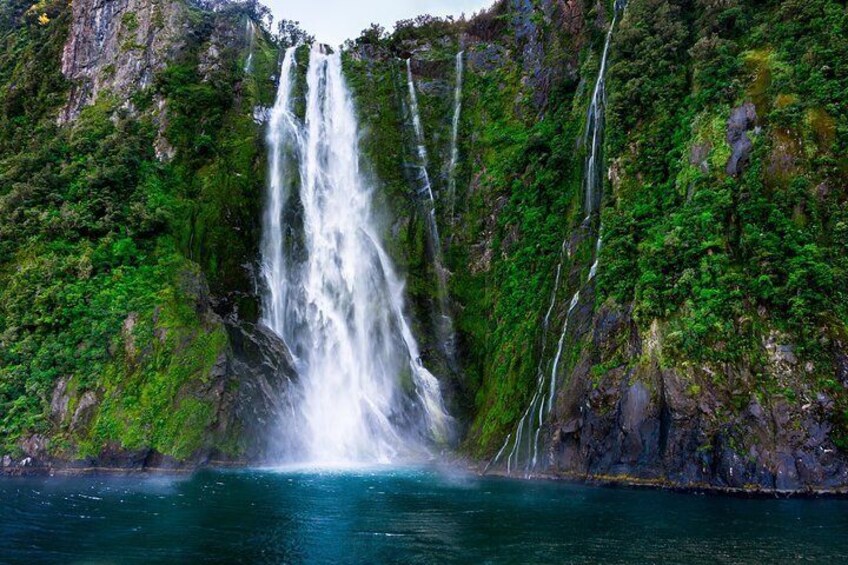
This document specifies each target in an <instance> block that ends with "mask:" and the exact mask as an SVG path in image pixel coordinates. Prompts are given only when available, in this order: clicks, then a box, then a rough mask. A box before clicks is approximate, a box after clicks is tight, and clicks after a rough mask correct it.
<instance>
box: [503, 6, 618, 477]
mask: <svg viewBox="0 0 848 565" xmlns="http://www.w3.org/2000/svg"><path fill="white" fill-rule="evenodd" d="M624 5H625V1H624V0H617V1H616V3H615V7H614V15H613V19H612V22H611V24H610V27H609V30H608V31H607V35H606V40H605V41H604V49H603V52H602V55H601V66H600V69H599V70H598V78H597V80H596V82H595V88H594V90H593V91H592V99H591V100H590V102H589V111H588V115H587V118H586V131H585V133H584V138H583V143H584V145H586V144H588V143H589V140H590V139H591V145H589V146H588V149H589V152H588V156H587V158H586V166H585V171H584V181H583V182H584V200H585V209H586V213H587V218H586V220H587V221H586V225H591V219H592V215H593V214H595V213H596V212H597V211H598V209H599V208H600V203H601V194H600V190H599V188H600V187H601V186H602V184H601V178H602V177H601V175H602V173H603V170H602V169H603V167H602V164H603V155H602V149H603V147H602V145H603V135H604V132H603V127H604V117H605V116H604V110H605V108H604V105H605V102H606V70H607V57H608V55H609V48H610V43H611V42H612V35H613V30H614V29H615V24H616V22H617V20H618V15H619V13H620V12H621V11H622V10H623V9H624ZM602 243H603V239H602V229H600V228H599V230H598V237H597V240H596V242H595V260H594V262H593V264H592V266H591V268H590V270H589V275H588V277H587V280H586V282H587V283H589V282H591V281H592V280H593V279H594V278H595V277H596V276H597V273H598V267H599V264H600V259H599V258H600V252H601V245H602ZM570 255H571V253H570V249H568V248H567V246H566V243H565V242H563V247H562V252H561V253H560V261H559V265H558V266H557V273H556V281H555V283H554V292H553V298H552V299H551V305H550V307H549V308H548V312H547V314H546V315H545V319H544V322H543V325H542V352H541V355H540V361H539V366H538V368H537V371H536V390H535V393H534V395H533V397H532V398H531V400H530V405H529V406H528V407H527V410H525V412H524V413H523V415H522V417H521V419H520V420H519V422H518V425H517V427H516V429H515V433H514V434H509V435H507V437H506V440H505V441H504V444H503V446H502V447H501V449H500V450H499V451H498V453H497V455H495V457H494V459H492V461H491V462H490V463H489V466H488V467H487V469H488V468H489V467H492V466H493V465H496V464H498V462H499V461H500V460H501V458H502V457H503V455H504V454H505V453H507V451H506V450H507V447H509V445H510V442H512V449H511V450H510V451H509V453H508V455H507V458H506V472H507V474H512V473H513V472H514V471H516V470H518V469H519V468H521V470H522V471H523V472H524V473H525V474H530V473H532V472H533V471H534V470H536V468H537V465H538V463H539V436H540V434H541V431H542V428H543V425H544V422H545V418H546V417H548V416H549V415H550V413H551V412H552V411H553V407H554V400H555V398H556V390H557V373H558V371H559V364H560V361H561V360H562V353H563V349H564V345H565V339H566V337H567V335H568V323H569V320H570V319H571V314H572V312H573V311H574V309H575V308H576V307H577V305H578V304H579V302H580V290H577V292H575V293H574V295H573V296H572V298H571V302H570V303H569V306H568V310H567V311H566V313H565V320H564V322H563V328H562V332H561V333H560V337H559V341H558V342H557V351H556V354H555V355H554V357H553V362H552V364H551V371H550V373H549V374H546V372H545V371H544V370H543V363H544V359H545V344H546V343H547V335H548V327H549V324H550V317H551V313H552V312H553V310H554V307H555V305H556V297H557V292H558V290H559V286H560V279H561V276H562V268H563V262H564V259H565V258H566V257H570ZM546 387H547V388H548V394H547V401H545V396H546V395H545V392H544V391H545V388H546ZM522 462H523V464H522Z"/></svg>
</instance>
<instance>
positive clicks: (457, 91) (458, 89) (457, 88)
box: [447, 51, 465, 225]
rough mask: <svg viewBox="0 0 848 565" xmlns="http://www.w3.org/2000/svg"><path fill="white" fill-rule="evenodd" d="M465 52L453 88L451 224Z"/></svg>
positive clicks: (448, 199)
mask: <svg viewBox="0 0 848 565" xmlns="http://www.w3.org/2000/svg"><path fill="white" fill-rule="evenodd" d="M463 57H464V52H462V51H460V52H459V53H457V54H456V63H455V65H454V66H455V71H454V72H455V74H456V79H455V80H456V82H455V83H454V90H453V122H452V124H451V153H450V163H449V164H448V195H447V201H448V218H449V220H450V223H451V225H453V223H454V213H455V211H454V209H455V206H456V167H457V165H458V164H459V120H460V118H461V117H462V78H463V70H464V62H465V60H464V58H463Z"/></svg>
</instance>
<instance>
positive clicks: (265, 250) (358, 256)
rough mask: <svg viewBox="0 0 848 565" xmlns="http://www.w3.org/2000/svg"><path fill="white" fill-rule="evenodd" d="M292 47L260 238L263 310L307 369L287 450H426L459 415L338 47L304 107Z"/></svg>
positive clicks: (347, 457) (348, 455) (317, 74)
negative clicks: (377, 180) (394, 254)
mask: <svg viewBox="0 0 848 565" xmlns="http://www.w3.org/2000/svg"><path fill="white" fill-rule="evenodd" d="M295 54H296V49H295V48H290V49H288V50H287V51H286V54H285V57H284V59H283V62H282V67H281V73H280V82H279V89H278V93H277V99H276V102H275V104H274V107H273V109H272V111H271V116H270V122H269V130H268V139H267V140H268V151H269V176H270V181H269V184H268V197H267V203H266V213H265V218H264V222H263V243H262V276H263V281H264V288H265V291H264V301H263V322H264V323H265V324H266V325H267V326H268V327H269V328H270V329H271V330H273V331H274V332H275V333H276V334H277V335H279V336H280V337H281V338H282V339H283V341H284V342H285V343H286V344H287V346H288V347H289V349H290V350H291V352H292V354H293V356H294V357H295V361H296V366H297V370H298V377H299V382H298V383H297V388H298V390H297V392H296V402H294V407H293V409H292V410H291V411H290V413H289V414H286V415H285V416H284V418H283V421H282V422H281V423H280V435H281V437H283V438H284V440H283V442H282V443H283V444H284V445H285V451H286V453H287V457H288V459H290V460H292V461H294V462H305V463H310V464H332V465H337V464H341V465H345V464H351V463H391V462H395V461H399V460H408V459H414V458H421V457H427V456H428V455H429V449H428V448H429V446H430V445H432V444H433V443H438V442H443V441H445V440H446V439H447V438H448V437H449V435H450V427H451V418H450V416H449V415H448V414H447V411H446V409H445V406H444V402H443V400H442V394H441V389H440V385H439V382H438V380H437V379H436V377H435V376H433V374H432V373H430V372H429V371H428V370H427V369H426V367H424V365H423V363H422V362H421V358H420V352H419V348H418V344H417V342H416V341H415V338H414V336H413V334H412V331H411V329H410V326H409V322H408V321H407V319H406V317H405V313H404V311H405V304H404V285H403V283H402V281H401V280H400V278H399V277H398V275H397V274H396V272H395V270H394V267H393V265H392V262H391V260H390V259H389V256H388V254H387V253H386V252H385V250H384V249H383V247H382V245H381V243H380V237H379V235H378V233H379V232H378V230H377V228H376V225H377V223H376V221H375V215H374V211H373V210H372V187H371V186H370V185H369V183H368V182H366V180H365V178H364V176H363V175H362V174H361V172H360V152H359V146H358V138H359V128H358V124H357V120H356V117H355V112H354V107H353V102H352V99H351V95H350V93H349V91H348V88H347V85H346V83H345V80H344V76H343V73H342V64H341V58H340V56H339V54H338V53H335V54H331V53H328V52H327V51H326V50H325V48H324V47H323V46H313V47H312V48H311V49H310V53H309V66H308V69H307V70H306V100H305V108H306V110H305V117H304V119H302V120H301V119H300V118H299V117H298V116H296V115H295V111H294V107H295V100H294V97H295V91H296V89H295V83H296V81H297V80H298V78H299V74H298V73H297V72H296V70H297V63H296V60H295Z"/></svg>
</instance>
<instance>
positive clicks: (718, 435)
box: [550, 308, 848, 491]
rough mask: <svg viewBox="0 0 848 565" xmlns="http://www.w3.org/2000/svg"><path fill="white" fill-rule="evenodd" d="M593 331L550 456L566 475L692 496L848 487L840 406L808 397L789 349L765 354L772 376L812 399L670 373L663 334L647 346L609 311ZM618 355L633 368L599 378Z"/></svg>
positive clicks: (720, 376)
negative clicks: (838, 437)
mask: <svg viewBox="0 0 848 565" xmlns="http://www.w3.org/2000/svg"><path fill="white" fill-rule="evenodd" d="M587 325H588V326H589V327H591V328H592V330H591V331H592V333H591V337H590V338H589V340H588V346H587V347H586V348H584V351H583V353H582V355H581V358H580V361H579V362H578V364H577V365H576V367H575V369H574V371H573V372H572V374H571V375H570V380H569V382H568V385H567V386H565V387H564V388H563V390H561V391H560V393H559V397H558V405H557V415H556V417H555V420H556V421H555V423H554V425H553V427H552V442H551V446H550V449H551V456H552V461H553V470H554V471H555V472H557V473H564V474H567V475H570V476H579V477H587V478H603V479H608V478H609V479H617V480H643V481H648V482H655V483H660V484H674V485H677V486H683V487H692V488H700V487H716V488H730V489H746V490H751V489H762V490H781V491H803V490H828V489H840V488H844V487H845V485H846V484H848V462H846V460H845V458H844V456H842V455H841V454H839V453H838V451H837V448H836V446H835V445H834V444H833V441H832V440H831V439H830V437H829V433H830V429H831V426H830V424H829V423H828V422H829V421H830V419H831V418H832V416H833V415H834V414H833V412H834V409H835V408H834V403H833V401H832V400H831V399H830V398H828V397H827V396H825V395H823V394H817V395H814V397H813V398H804V394H805V386H804V384H803V382H804V381H803V379H802V378H801V373H802V372H803V371H804V370H805V369H804V368H803V367H799V366H797V363H796V362H795V358H794V355H792V352H791V347H790V346H789V345H786V344H784V345H777V344H775V343H771V342H770V343H766V344H765V345H764V349H765V350H766V352H768V355H769V358H770V364H771V365H772V366H771V367H769V368H768V370H769V371H771V373H772V374H776V375H782V376H781V377H780V378H781V380H782V383H784V385H785V386H786V387H787V388H794V389H796V390H797V391H798V392H799V395H798V396H799V398H801V399H800V400H791V399H789V398H787V397H785V396H784V395H779V394H776V395H774V396H772V397H766V398H763V397H761V396H759V395H757V394H755V393H754V392H753V391H754V390H755V386H754V383H755V377H754V374H755V373H754V371H753V370H752V369H753V368H752V367H748V366H738V367H723V368H719V367H706V366H705V367H700V368H696V367H690V368H688V369H687V368H681V367H674V368H664V367H662V366H661V365H660V362H659V359H660V355H659V348H661V345H662V339H661V338H659V337H658V336H657V335H656V334H657V332H656V330H657V328H656V327H655V328H654V330H655V331H654V334H655V335H653V336H647V337H642V336H640V335H639V332H638V331H637V330H636V326H635V324H634V323H633V320H632V318H631V315H630V312H627V311H621V310H615V309H608V308H602V309H601V310H600V311H599V312H598V313H597V314H596V315H595V317H594V319H593V320H588V321H584V323H583V324H582V327H583V329H584V331H588V328H587ZM579 331H580V330H578V332H579ZM770 341H771V340H770ZM616 356H618V357H619V358H623V359H625V360H626V361H627V362H624V363H622V364H621V365H619V366H616V367H615V368H613V369H611V370H609V371H606V372H604V373H603V374H601V375H599V376H597V375H596V376H593V375H592V373H591V371H590V369H591V367H592V366H593V365H597V364H598V363H605V364H608V363H610V361H611V360H612V359H613V358H615V357H616ZM646 359H647V361H646ZM733 407H736V408H735V409H734V408H733ZM728 410H731V412H732V413H730V414H728V413H727V412H728Z"/></svg>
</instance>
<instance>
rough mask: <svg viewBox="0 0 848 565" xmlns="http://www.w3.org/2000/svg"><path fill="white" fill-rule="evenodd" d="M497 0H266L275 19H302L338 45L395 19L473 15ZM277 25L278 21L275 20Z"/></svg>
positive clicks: (323, 39)
mask: <svg viewBox="0 0 848 565" xmlns="http://www.w3.org/2000/svg"><path fill="white" fill-rule="evenodd" d="M494 1H495V0H265V1H264V2H263V4H266V5H267V6H268V7H269V8H271V11H272V12H273V13H274V21H275V22H278V21H280V20H281V19H286V20H296V21H299V22H300V24H301V27H303V29H305V30H306V31H307V32H308V33H310V34H311V35H314V36H315V39H316V40H318V41H319V42H321V43H326V44H328V45H331V46H337V45H341V44H342V43H344V40H345V39H352V38H355V37H359V32H361V31H362V30H363V29H365V28H367V27H368V26H370V25H371V23H379V24H380V25H382V26H383V27H385V28H386V29H387V30H388V31H391V30H392V29H393V28H394V25H395V22H396V21H398V20H403V19H407V18H413V17H415V16H418V15H420V14H431V15H434V16H447V15H454V16H459V15H460V14H461V13H463V12H465V15H466V16H471V14H473V13H474V12H477V11H479V10H480V9H482V8H488V7H489V6H491V5H492V4H494ZM274 25H275V26H276V23H275V24H274Z"/></svg>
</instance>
